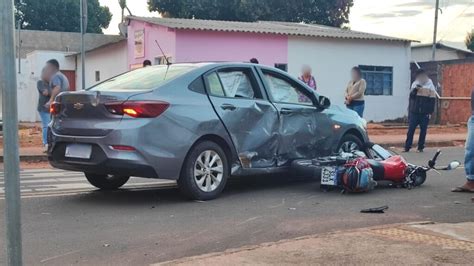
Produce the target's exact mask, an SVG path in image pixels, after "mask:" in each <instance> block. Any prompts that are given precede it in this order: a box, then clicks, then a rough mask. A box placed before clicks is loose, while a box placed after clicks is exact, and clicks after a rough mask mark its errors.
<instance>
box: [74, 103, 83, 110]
mask: <svg viewBox="0 0 474 266" xmlns="http://www.w3.org/2000/svg"><path fill="white" fill-rule="evenodd" d="M82 108H84V104H83V103H75V104H74V109H76V110H81V109H82Z"/></svg>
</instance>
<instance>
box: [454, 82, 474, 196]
mask: <svg viewBox="0 0 474 266" xmlns="http://www.w3.org/2000/svg"><path fill="white" fill-rule="evenodd" d="M464 170H465V171H466V178H467V181H466V183H465V184H464V185H462V186H460V187H457V188H454V189H453V190H452V192H470V193H474V88H473V89H472V91H471V117H470V118H469V121H468V122H467V139H466V146H465V153H464Z"/></svg>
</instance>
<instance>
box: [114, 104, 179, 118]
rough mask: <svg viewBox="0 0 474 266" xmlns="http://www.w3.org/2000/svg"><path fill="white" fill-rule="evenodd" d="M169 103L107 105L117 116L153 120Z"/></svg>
mask: <svg viewBox="0 0 474 266" xmlns="http://www.w3.org/2000/svg"><path fill="white" fill-rule="evenodd" d="M169 106H170V104H169V103H167V102H163V101H126V102H124V103H117V102H111V103H105V107H106V108H107V110H108V111H109V112H110V113H112V114H115V115H125V114H126V115H129V116H131V117H135V118H152V117H157V116H159V115H161V114H162V113H163V112H164V111H166V109H168V107H169Z"/></svg>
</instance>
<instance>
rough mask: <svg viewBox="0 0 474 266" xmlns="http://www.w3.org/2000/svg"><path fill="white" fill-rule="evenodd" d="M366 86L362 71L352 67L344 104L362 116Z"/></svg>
mask: <svg viewBox="0 0 474 266" xmlns="http://www.w3.org/2000/svg"><path fill="white" fill-rule="evenodd" d="M366 88H367V82H366V81H365V79H363V78H362V71H361V70H360V68H359V67H353V68H352V70H351V81H349V84H347V88H346V93H345V104H346V106H347V108H349V109H351V110H353V111H355V112H356V113H357V114H358V115H359V116H360V117H364V109H365V100H364V94H365V89H366Z"/></svg>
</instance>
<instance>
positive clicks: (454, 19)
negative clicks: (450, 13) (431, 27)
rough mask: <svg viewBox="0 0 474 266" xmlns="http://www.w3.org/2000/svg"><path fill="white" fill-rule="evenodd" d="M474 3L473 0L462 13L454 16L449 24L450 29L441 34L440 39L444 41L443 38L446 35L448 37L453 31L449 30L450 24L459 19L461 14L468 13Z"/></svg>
mask: <svg viewBox="0 0 474 266" xmlns="http://www.w3.org/2000/svg"><path fill="white" fill-rule="evenodd" d="M473 4H474V0H472V1H471V3H470V4H468V5H467V7H466V8H465V9H464V10H463V11H462V12H461V13H459V15H457V16H456V17H455V18H453V19H452V20H451V21H450V22H449V23H448V25H447V27H448V30H445V33H444V34H443V35H442V36H441V38H440V39H439V41H442V40H443V39H444V37H446V35H448V34H449V33H451V32H450V31H449V26H450V25H451V24H452V23H453V22H455V21H456V20H458V19H459V18H461V16H462V15H464V14H465V13H466V11H467V10H468V9H469V8H471V7H472V5H473Z"/></svg>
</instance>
